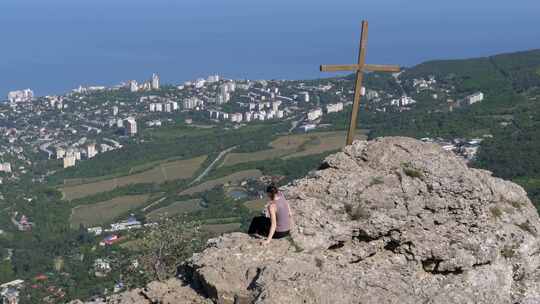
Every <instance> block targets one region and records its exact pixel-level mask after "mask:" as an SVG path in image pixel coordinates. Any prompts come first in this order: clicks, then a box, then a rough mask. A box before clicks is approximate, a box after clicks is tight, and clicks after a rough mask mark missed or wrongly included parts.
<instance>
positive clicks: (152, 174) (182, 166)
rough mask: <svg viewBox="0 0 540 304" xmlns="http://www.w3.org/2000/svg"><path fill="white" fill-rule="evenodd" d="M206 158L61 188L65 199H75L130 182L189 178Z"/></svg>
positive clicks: (176, 162) (175, 162) (155, 181)
mask: <svg viewBox="0 0 540 304" xmlns="http://www.w3.org/2000/svg"><path fill="white" fill-rule="evenodd" d="M205 160H206V156H200V157H197V158H192V159H186V160H177V161H171V162H164V163H161V164H159V165H157V166H155V167H153V168H152V169H150V170H147V171H144V172H140V173H136V174H131V175H127V176H122V177H118V178H113V179H108V180H100V181H97V182H92V183H87V184H82V185H76V186H65V187H61V188H60V189H59V190H60V191H61V192H62V194H63V198H64V199H65V200H74V199H77V198H82V197H85V196H89V195H94V194H97V193H101V192H107V191H111V190H114V189H116V188H117V187H123V186H127V185H130V184H142V183H158V184H160V183H163V182H166V181H171V180H177V179H187V178H190V177H192V176H193V174H195V172H197V170H199V168H200V167H201V165H202V164H203V162H204V161H205Z"/></svg>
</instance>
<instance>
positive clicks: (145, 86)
mask: <svg viewBox="0 0 540 304" xmlns="http://www.w3.org/2000/svg"><path fill="white" fill-rule="evenodd" d="M126 87H127V88H129V90H130V91H131V92H133V93H134V92H140V91H151V90H159V76H158V74H156V73H154V74H152V79H150V80H148V81H145V82H143V83H137V81H136V80H130V81H128V82H127V83H126Z"/></svg>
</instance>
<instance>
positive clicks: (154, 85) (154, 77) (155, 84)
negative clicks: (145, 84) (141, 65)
mask: <svg viewBox="0 0 540 304" xmlns="http://www.w3.org/2000/svg"><path fill="white" fill-rule="evenodd" d="M152 90H159V76H158V74H156V73H154V74H152Z"/></svg>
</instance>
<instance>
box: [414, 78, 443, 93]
mask: <svg viewBox="0 0 540 304" xmlns="http://www.w3.org/2000/svg"><path fill="white" fill-rule="evenodd" d="M435 84H437V80H436V79H435V76H429V77H428V79H424V78H421V79H413V83H412V85H413V87H414V88H415V89H416V90H417V92H419V91H422V90H427V89H432V88H433V86H434V85H435Z"/></svg>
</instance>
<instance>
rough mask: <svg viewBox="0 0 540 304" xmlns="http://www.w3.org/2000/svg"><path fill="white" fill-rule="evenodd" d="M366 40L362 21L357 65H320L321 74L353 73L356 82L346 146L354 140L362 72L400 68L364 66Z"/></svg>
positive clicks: (393, 66)
mask: <svg viewBox="0 0 540 304" xmlns="http://www.w3.org/2000/svg"><path fill="white" fill-rule="evenodd" d="M367 38H368V22H367V21H365V20H364V21H362V35H361V36H360V50H359V53H358V63H357V64H343V65H321V72H340V71H355V72H356V81H355V85H354V102H353V109H352V113H351V121H350V124H349V131H348V133H347V142H346V144H347V145H350V144H352V142H353V139H354V133H355V131H356V125H357V120H358V110H359V108H360V99H361V92H362V81H363V78H364V72H365V71H368V72H394V73H396V72H399V71H400V67H399V66H397V65H380V64H366V49H367Z"/></svg>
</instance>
